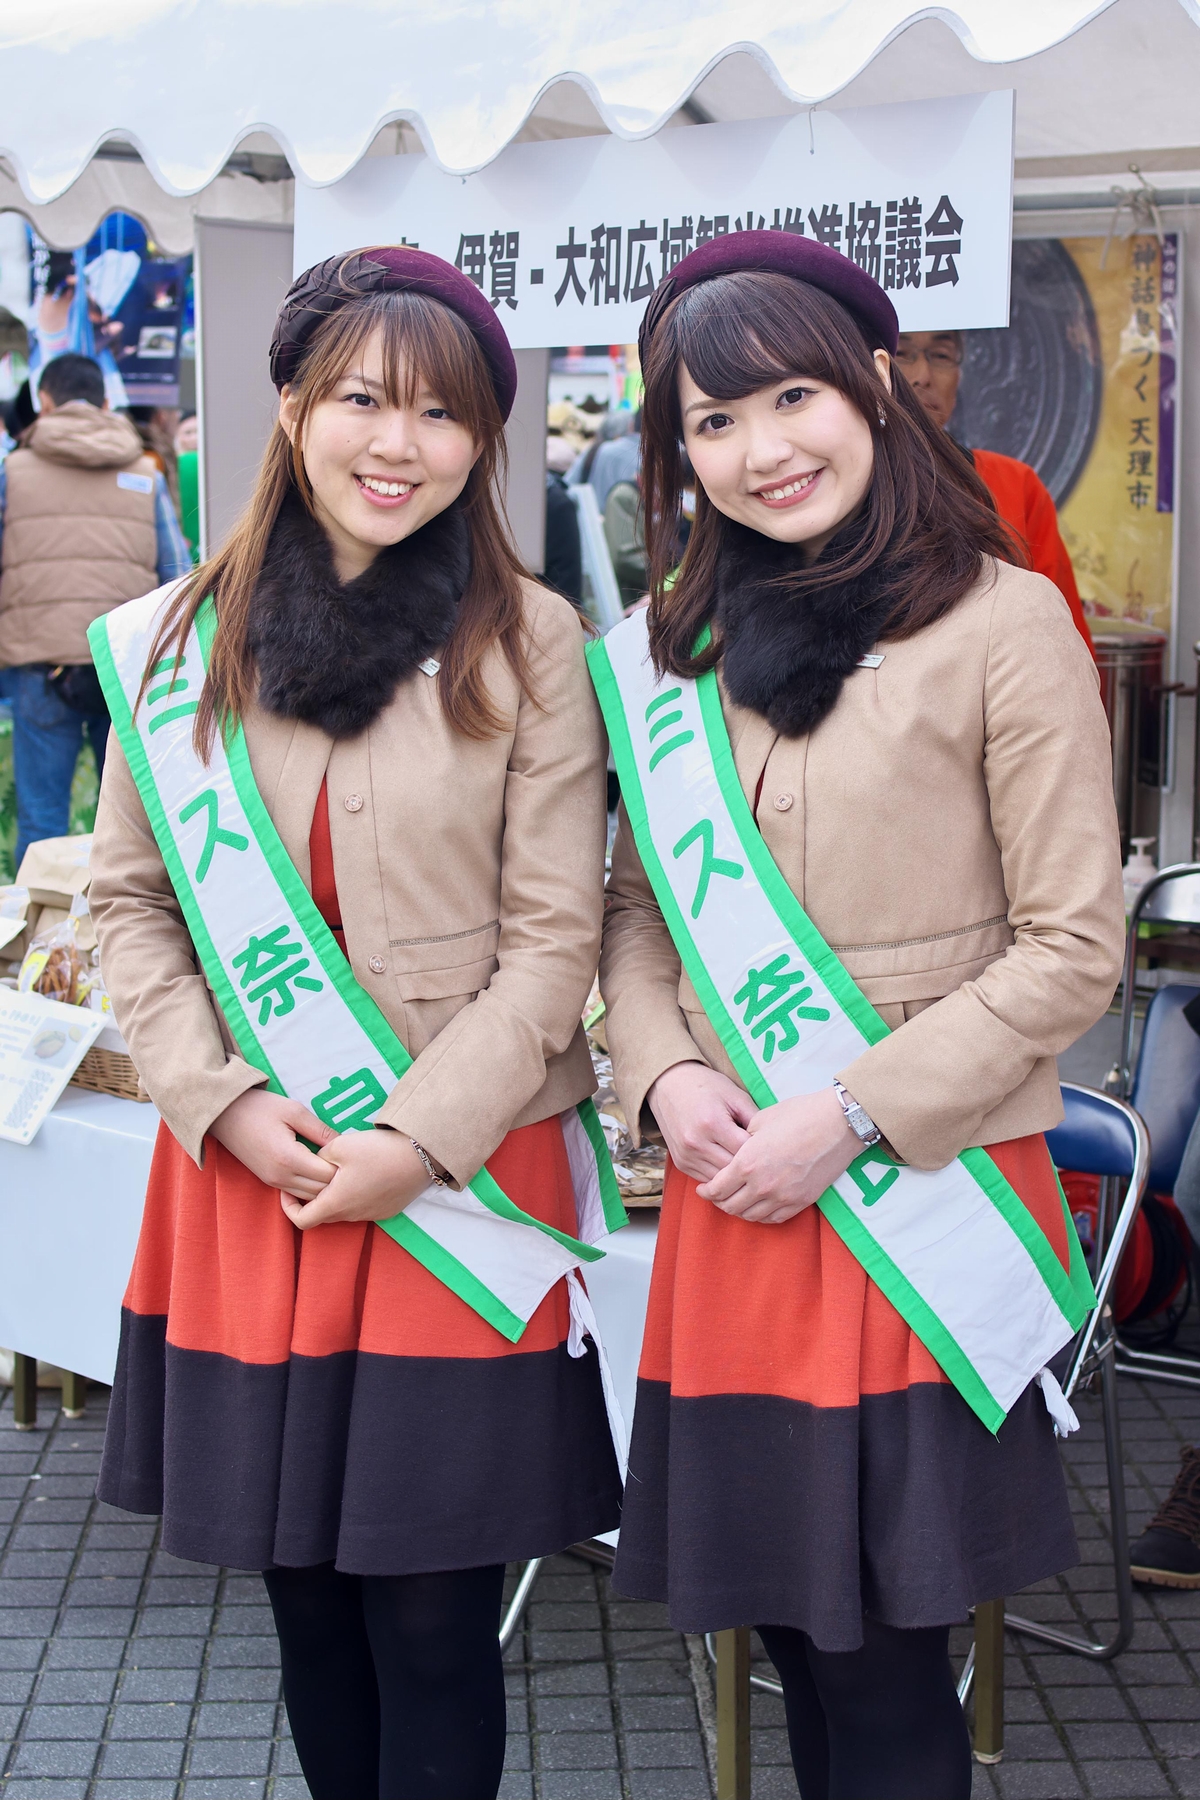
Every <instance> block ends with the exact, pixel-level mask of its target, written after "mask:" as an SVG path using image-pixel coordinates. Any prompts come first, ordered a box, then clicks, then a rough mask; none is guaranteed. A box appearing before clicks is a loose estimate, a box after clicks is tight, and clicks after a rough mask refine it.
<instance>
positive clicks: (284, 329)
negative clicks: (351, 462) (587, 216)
mask: <svg viewBox="0 0 1200 1800" xmlns="http://www.w3.org/2000/svg"><path fill="white" fill-rule="evenodd" d="M394 289H401V290H407V291H408V292H409V293H413V294H428V295H429V296H430V298H431V299H433V300H440V301H441V303H442V305H443V306H447V307H449V309H450V311H451V312H454V313H457V314H458V316H459V318H460V319H463V320H465V322H466V323H467V324H468V325H469V326H470V328H471V330H472V331H473V332H474V334H475V341H476V343H477V344H478V345H479V348H480V350H481V351H482V352H483V358H484V361H485V362H486V363H487V366H488V373H489V374H490V375H491V378H492V386H493V388H494V389H495V390H496V400H497V403H498V404H499V407H500V413H501V416H502V417H503V418H505V419H507V417H508V415H509V413H510V412H511V411H512V405H513V401H514V400H515V398H516V394H517V365H516V360H515V358H514V357H513V353H512V349H511V347H510V345H509V342H508V337H507V335H506V333H505V330H504V327H503V325H501V323H500V321H499V319H498V318H497V317H496V314H495V312H494V310H493V308H492V307H491V305H490V304H489V302H488V301H487V300H485V299H484V296H483V295H482V294H481V293H480V291H479V289H478V288H477V287H476V286H475V283H474V282H473V281H471V280H469V279H468V277H467V276H466V275H464V274H463V273H462V272H461V270H459V269H456V268H455V267H454V265H453V263H448V262H444V261H443V260H442V258H441V257H440V256H433V255H432V254H431V253H430V252H429V251H428V250H416V249H414V248H412V247H411V246H410V245H408V244H375V245H372V246H370V247H369V248H368V249H365V250H350V251H342V252H341V253H340V254H339V255H337V256H329V257H326V259H325V261H324V262H319V263H314V264H313V266H312V268H311V269H306V270H305V271H304V273H303V275H300V276H297V278H296V280H295V281H293V283H292V285H291V287H290V288H289V289H288V291H287V293H286V294H285V295H284V300H283V305H282V306H281V307H280V308H279V314H278V317H277V318H276V320H275V331H274V333H273V335H272V338H271V380H272V381H273V382H274V383H275V386H276V387H277V388H282V387H283V386H284V384H285V383H286V382H289V381H294V380H295V378H296V373H297V371H298V369H299V367H300V364H301V362H302V360H303V357H304V352H305V349H306V348H307V346H308V342H309V339H310V338H311V337H312V335H313V333H314V331H315V330H316V329H317V326H318V325H319V324H320V323H321V321H322V319H326V318H328V317H329V315H330V313H334V312H337V311H338V310H339V309H340V308H341V307H343V306H345V305H346V304H347V302H348V301H350V300H353V299H355V298H356V297H357V296H358V295H360V294H381V293H385V292H389V291H391V290H394Z"/></svg>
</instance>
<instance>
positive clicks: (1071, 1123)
mask: <svg viewBox="0 0 1200 1800" xmlns="http://www.w3.org/2000/svg"><path fill="white" fill-rule="evenodd" d="M1164 991H1165V990H1164ZM1062 1097H1063V1107H1064V1110H1065V1113H1066V1117H1065V1118H1064V1119H1063V1122H1062V1124H1061V1125H1057V1126H1056V1127H1055V1128H1054V1130H1053V1131H1048V1132H1047V1133H1046V1143H1047V1145H1048V1146H1049V1149H1050V1155H1051V1156H1052V1157H1053V1159H1054V1163H1055V1166H1056V1167H1057V1168H1060V1169H1075V1170H1078V1171H1079V1172H1080V1173H1081V1174H1084V1175H1100V1176H1102V1177H1106V1178H1107V1179H1108V1180H1109V1181H1111V1182H1116V1181H1125V1182H1127V1184H1128V1185H1127V1187H1126V1190H1125V1198H1124V1200H1123V1201H1122V1202H1121V1205H1120V1208H1119V1210H1118V1211H1117V1214H1116V1219H1115V1221H1114V1224H1113V1228H1112V1231H1111V1233H1108V1234H1107V1242H1106V1243H1105V1241H1104V1240H1103V1239H1102V1238H1101V1237H1100V1236H1099V1234H1097V1253H1098V1254H1099V1253H1100V1246H1101V1245H1102V1244H1103V1254H1102V1256H1101V1258H1100V1264H1099V1271H1098V1273H1097V1275H1096V1306H1095V1310H1094V1311H1093V1312H1092V1313H1091V1314H1089V1316H1088V1319H1087V1322H1086V1324H1085V1325H1084V1326H1083V1328H1082V1330H1081V1331H1080V1333H1079V1335H1078V1337H1077V1338H1076V1340H1075V1346H1074V1348H1073V1350H1072V1352H1071V1356H1070V1360H1069V1362H1068V1364H1067V1375H1066V1379H1065V1380H1064V1382H1063V1392H1064V1393H1065V1394H1066V1396H1067V1398H1068V1399H1070V1397H1071V1395H1072V1394H1073V1393H1074V1392H1075V1390H1076V1389H1077V1388H1079V1387H1088V1386H1090V1385H1091V1383H1092V1381H1093V1380H1094V1379H1095V1377H1096V1376H1097V1375H1099V1377H1100V1403H1101V1408H1102V1416H1103V1420H1104V1458H1105V1463H1106V1465H1107V1473H1108V1498H1109V1517H1110V1519H1111V1521H1112V1547H1113V1574H1114V1577H1115V1581H1116V1590H1117V1629H1116V1633H1115V1635H1114V1636H1113V1637H1112V1638H1111V1639H1110V1640H1109V1641H1108V1642H1105V1641H1103V1640H1100V1641H1096V1640H1095V1639H1093V1638H1083V1637H1079V1636H1078V1635H1077V1634H1075V1633H1074V1632H1069V1631H1059V1630H1057V1629H1056V1628H1055V1627H1054V1626H1052V1625H1042V1624H1040V1623H1038V1622H1036V1621H1035V1620H1033V1619H1023V1618H1021V1617H1020V1616H1019V1615H1017V1614H1015V1613H1005V1615H1004V1623H1005V1624H1006V1625H1007V1626H1008V1627H1009V1629H1010V1630H1012V1631H1022V1632H1024V1633H1026V1635H1027V1636H1029V1637H1036V1638H1041V1639H1042V1641H1043V1642H1044V1643H1047V1644H1056V1645H1057V1646H1058V1647H1059V1649H1061V1650H1071V1651H1073V1652H1074V1653H1075V1654H1076V1655H1077V1656H1087V1657H1090V1658H1093V1659H1094V1660H1096V1661H1098V1662H1107V1661H1108V1660H1109V1659H1110V1658H1111V1657H1114V1656H1117V1655H1119V1654H1120V1652H1121V1651H1122V1650H1124V1649H1125V1647H1126V1645H1127V1644H1128V1643H1129V1641H1130V1639H1131V1638H1132V1636H1133V1583H1132V1581H1131V1579H1130V1574H1129V1533H1128V1530H1127V1528H1126V1518H1125V1472H1124V1467H1123V1461H1122V1455H1121V1416H1120V1410H1119V1407H1118V1404H1117V1363H1116V1355H1117V1332H1116V1326H1115V1323H1114V1321H1113V1315H1112V1308H1111V1306H1110V1305H1109V1294H1110V1292H1111V1290H1112V1285H1113V1282H1114V1281H1115V1280H1116V1277H1117V1270H1118V1268H1119V1267H1120V1262H1121V1257H1122V1256H1123V1255H1124V1252H1125V1248H1126V1246H1127V1244H1128V1243H1129V1239H1130V1234H1131V1233H1132V1231H1133V1228H1134V1225H1135V1224H1136V1222H1137V1215H1138V1211H1139V1209H1140V1207H1141V1204H1142V1200H1143V1198H1144V1197H1145V1193H1146V1188H1147V1186H1148V1183H1149V1177H1150V1166H1151V1165H1150V1135H1149V1133H1148V1131H1147V1130H1146V1126H1145V1124H1144V1122H1143V1120H1142V1119H1141V1117H1140V1115H1139V1114H1138V1113H1137V1112H1136V1111H1135V1110H1134V1108H1133V1107H1132V1106H1131V1105H1130V1104H1129V1103H1128V1101H1125V1100H1118V1099H1117V1098H1116V1096H1115V1095H1113V1094H1103V1093H1101V1092H1100V1091H1099V1090H1098V1089H1097V1088H1087V1087H1079V1086H1077V1085H1076V1083H1074V1082H1068V1081H1064V1082H1063V1084H1062Z"/></svg>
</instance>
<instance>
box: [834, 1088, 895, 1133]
mask: <svg viewBox="0 0 1200 1800" xmlns="http://www.w3.org/2000/svg"><path fill="white" fill-rule="evenodd" d="M833 1091H834V1093H835V1094H836V1095H837V1097H838V1105H839V1106H840V1107H841V1109H842V1111H843V1112H844V1113H845V1115H846V1123H847V1125H848V1126H849V1127H850V1129H851V1131H852V1132H853V1133H854V1135H855V1137H856V1138H857V1139H858V1141H859V1143H860V1144H861V1145H862V1147H863V1149H864V1150H870V1149H871V1148H872V1147H873V1146H874V1145H875V1144H877V1143H879V1141H880V1139H881V1138H882V1137H883V1133H882V1131H880V1129H879V1127H878V1125H876V1123H875V1121H874V1119H873V1118H872V1117H871V1115H870V1113H869V1112H867V1111H866V1109H865V1108H864V1107H861V1106H860V1105H859V1104H858V1101H857V1100H856V1099H855V1098H854V1096H853V1095H852V1094H848V1093H847V1092H846V1090H845V1088H844V1087H843V1086H842V1084H841V1082H840V1081H835V1082H834V1084H833Z"/></svg>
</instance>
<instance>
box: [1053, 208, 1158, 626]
mask: <svg viewBox="0 0 1200 1800" xmlns="http://www.w3.org/2000/svg"><path fill="white" fill-rule="evenodd" d="M1060 241H1061V244H1062V248H1063V250H1065V251H1066V253H1067V254H1068V255H1069V256H1070V258H1071V261H1072V262H1073V263H1074V265H1075V267H1076V269H1077V270H1078V272H1079V276H1080V277H1081V280H1082V284H1083V287H1084V288H1085V290H1086V293H1087V296H1088V299H1089V300H1090V303H1091V310H1092V314H1093V318H1094V338H1093V350H1094V354H1096V356H1097V357H1098V361H1099V365H1100V369H1101V371H1102V380H1101V382H1100V383H1099V384H1098V395H1097V398H1098V417H1097V419H1096V421H1095V435H1094V437H1093V438H1092V441H1091V446H1090V451H1089V453H1088V455H1087V459H1086V461H1085V462H1084V463H1083V466H1082V468H1081V469H1080V470H1079V473H1078V475H1077V477H1076V479H1075V481H1074V483H1073V484H1072V487H1071V491H1070V492H1069V494H1067V495H1066V497H1065V498H1064V499H1063V500H1062V502H1061V503H1060V506H1059V526H1060V529H1061V531H1062V536H1063V541H1064V543H1065V544H1066V546H1067V549H1068V551H1069V552H1070V556H1071V561H1072V563H1073V564H1074V567H1075V577H1076V580H1077V581H1078V583H1079V593H1080V597H1081V599H1082V600H1083V604H1084V610H1085V611H1086V612H1087V613H1089V614H1090V615H1091V616H1093V617H1095V618H1126V619H1138V620H1141V621H1143V622H1144V623H1145V624H1148V625H1156V626H1158V627H1159V629H1160V630H1163V631H1169V630H1170V628H1171V597H1172V555H1173V544H1174V487H1175V398H1176V396H1175V372H1176V358H1175V309H1176V299H1177V289H1178V260H1179V259H1178V239H1177V237H1176V236H1175V235H1174V234H1173V233H1170V234H1167V235H1166V236H1165V237H1164V239H1163V242H1162V244H1161V245H1160V243H1159V241H1158V239H1157V237H1154V236H1147V237H1141V236H1139V237H1130V238H1126V239H1124V240H1121V239H1113V240H1111V241H1110V242H1109V243H1108V247H1107V254H1106V253H1105V240H1104V239H1103V238H1098V237H1087V238H1066V239H1062V240H1060Z"/></svg>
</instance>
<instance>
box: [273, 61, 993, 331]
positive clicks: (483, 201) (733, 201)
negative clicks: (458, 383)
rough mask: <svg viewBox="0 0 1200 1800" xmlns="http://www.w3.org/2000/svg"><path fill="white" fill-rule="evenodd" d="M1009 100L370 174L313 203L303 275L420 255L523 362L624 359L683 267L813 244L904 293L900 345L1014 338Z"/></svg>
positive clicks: (307, 209)
mask: <svg viewBox="0 0 1200 1800" xmlns="http://www.w3.org/2000/svg"><path fill="white" fill-rule="evenodd" d="M1011 226H1012V95H1011V93H1007V92H1004V93H993V94H978V95H970V96H965V97H962V98H955V99H948V100H931V101H923V102H921V103H920V104H919V105H910V104H904V105H897V106H884V107H871V108H864V109H860V110H855V111H846V112H841V113H839V112H817V113H815V114H814V115H812V116H811V117H810V116H808V115H804V116H800V117H796V118H787V119H764V120H753V121H748V122H742V123H738V124H730V125H703V126H696V127H694V128H690V129H687V130H678V131H671V132H665V133H659V134H658V136H657V137H654V138H649V139H646V140H644V141H643V142H640V143H632V144H631V143H625V142H623V141H622V140H620V139H618V138H615V137H607V138H574V139H567V140H559V141H556V142H553V143H538V144H516V145H513V146H511V147H510V148H509V149H508V150H506V151H504V152H503V154H502V155H501V156H499V157H498V158H497V159H496V161H495V162H494V163H492V164H490V165H489V166H488V167H487V168H486V169H483V170H481V171H480V172H479V173H478V174H475V175H470V176H466V177H462V176H451V175H446V174H444V173H443V172H442V171H441V170H439V169H438V168H437V167H436V166H435V165H434V164H433V163H432V162H431V161H430V160H429V159H428V158H427V157H419V156H402V157H373V158H369V159H366V160H364V161H363V162H361V163H360V164H359V165H358V167H357V168H356V169H354V170H353V171H352V172H351V173H350V174H349V175H348V176H346V177H345V178H344V179H343V180H341V181H339V182H337V183H336V184H335V185H334V186H332V187H329V188H324V189H316V190H314V189H303V188H301V189H298V190H297V195H296V267H297V269H304V268H307V267H308V266H309V265H310V264H311V263H313V262H316V261H318V260H320V259H321V258H323V257H326V256H329V255H333V254H334V253H336V252H337V251H338V250H349V249H354V248H356V247H358V246H359V245H362V244H369V243H399V242H405V243H410V244H416V245H420V246H421V247H422V248H423V249H426V250H432V251H434V252H435V253H436V254H437V255H439V256H443V257H445V258H446V259H447V261H449V262H452V263H454V264H455V265H456V266H457V267H458V268H459V269H461V270H462V271H463V273H464V274H465V275H467V276H468V277H469V278H470V280H472V281H473V282H474V283H475V285H476V286H477V287H478V288H479V289H480V290H481V292H482V293H483V294H484V295H485V296H486V297H487V298H488V299H489V300H490V301H491V303H492V305H493V306H494V307H495V308H496V310H497V313H498V315H499V317H500V318H501V319H502V320H503V321H504V324H505V328H506V329H507V331H508V335H509V338H510V340H511V342H512V343H513V345H514V346H515V347H516V348H532V347H536V346H539V345H547V344H561V343H575V342H614V343H615V342H623V341H629V340H632V339H633V338H634V337H636V335H637V328H638V324H639V322H640V320H641V315H642V311H643V309H644V307H645V304H646V301H647V300H648V299H649V297H650V295H651V294H652V293H653V291H654V289H655V287H656V285H657V284H658V282H659V281H660V280H661V279H662V277H663V276H664V275H666V274H668V273H669V272H670V270H671V269H672V268H674V266H675V264H676V263H678V262H679V261H680V259H681V258H682V257H684V256H686V255H687V254H688V252H689V251H691V250H693V249H695V248H696V246H697V245H699V244H703V243H706V242H708V241H710V240H711V239H713V238H718V237H721V236H723V235H725V234H726V233H729V232H740V231H750V230H754V231H780V232H792V233H795V234H797V235H800V236H804V237H809V238H812V239H814V240H815V241H816V242H818V243H822V244H827V245H829V246H830V247H831V248H832V249H834V250H837V251H839V252H840V253H841V254H842V255H843V256H847V257H849V258H851V259H852V260H853V261H854V262H856V263H858V264H859V265H860V266H861V267H862V268H864V269H865V270H866V271H867V272H868V274H870V275H871V276H872V277H873V278H874V279H875V280H876V281H879V282H880V283H881V284H882V285H883V287H885V288H886V289H887V290H888V291H889V292H890V293H891V295H892V298H893V301H894V303H895V306H896V310H897V312H898V313H899V315H900V323H901V327H902V329H907V330H910V331H922V330H926V331H928V330H937V329H939V328H951V327H972V326H994V325H1004V324H1006V323H1007V319H1008V271H1009V247H1010V242H1011Z"/></svg>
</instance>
